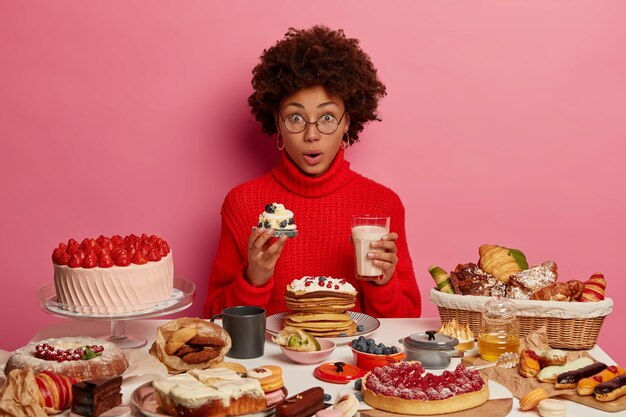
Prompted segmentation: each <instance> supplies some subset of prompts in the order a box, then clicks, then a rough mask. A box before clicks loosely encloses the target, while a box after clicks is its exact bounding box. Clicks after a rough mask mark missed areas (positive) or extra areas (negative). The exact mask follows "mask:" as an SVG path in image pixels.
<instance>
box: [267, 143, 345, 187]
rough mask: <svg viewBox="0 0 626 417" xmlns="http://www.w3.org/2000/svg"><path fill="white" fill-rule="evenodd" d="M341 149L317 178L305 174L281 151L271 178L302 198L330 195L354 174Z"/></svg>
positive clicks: (285, 152)
mask: <svg viewBox="0 0 626 417" xmlns="http://www.w3.org/2000/svg"><path fill="white" fill-rule="evenodd" d="M343 157H344V150H343V148H339V152H337V155H336V156H335V159H334V160H333V162H332V163H331V164H330V167H329V168H328V170H327V171H326V172H325V173H323V174H322V175H320V176H319V177H312V176H310V175H307V174H305V173H304V172H302V171H301V170H300V168H298V166H297V165H296V164H295V163H294V162H293V161H292V160H291V158H290V157H289V155H288V154H287V151H285V150H283V154H282V156H281V159H280V163H279V164H278V166H277V167H276V168H274V169H272V171H271V172H272V176H273V177H274V178H275V179H276V181H278V182H279V183H280V184H282V185H283V186H284V187H285V188H287V189H288V190H289V191H292V192H293V193H295V194H298V195H301V196H303V197H321V196H323V195H326V194H330V193H332V192H333V191H335V190H337V189H338V188H340V187H342V186H344V185H345V184H347V183H348V182H349V181H350V180H351V179H352V178H354V176H355V173H354V172H353V171H351V170H350V163H349V162H348V161H346V160H345V159H344V158H343Z"/></svg>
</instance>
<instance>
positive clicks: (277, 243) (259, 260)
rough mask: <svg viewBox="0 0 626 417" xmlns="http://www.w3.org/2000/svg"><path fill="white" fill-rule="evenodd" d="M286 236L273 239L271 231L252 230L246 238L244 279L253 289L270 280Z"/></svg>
mask: <svg viewBox="0 0 626 417" xmlns="http://www.w3.org/2000/svg"><path fill="white" fill-rule="evenodd" d="M286 241H287V236H286V235H284V234H282V235H281V236H280V237H279V238H278V239H274V230H273V229H263V228H254V230H253V231H252V234H251V235H250V237H249V238H248V267H247V268H246V270H245V272H244V278H245V279H246V281H248V282H249V283H250V284H252V285H253V286H255V287H260V286H263V285H265V284H267V282H268V281H269V280H270V278H272V276H273V275H274V268H275V267H276V262H277V261H278V258H279V257H280V253H281V252H282V250H283V248H284V247H285V242H286Z"/></svg>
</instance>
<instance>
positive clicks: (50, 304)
mask: <svg viewBox="0 0 626 417" xmlns="http://www.w3.org/2000/svg"><path fill="white" fill-rule="evenodd" d="M195 296H196V285H195V284H194V283H193V282H191V281H187V280H184V279H182V278H174V290H173V291H172V295H171V297H170V298H169V299H168V300H165V301H161V302H159V303H157V304H155V303H150V304H147V305H131V306H119V307H115V308H112V307H103V306H81V307H76V306H70V305H67V304H63V303H60V302H58V301H57V294H56V289H55V288H54V283H50V284H46V285H44V286H43V287H41V288H39V290H38V291H37V298H38V300H39V307H40V308H41V309H42V310H43V311H45V312H46V313H48V314H52V315H53V316H58V317H65V318H68V319H75V320H94V321H110V322H111V333H110V334H107V335H103V336H101V337H100V338H102V339H106V340H108V341H110V342H113V343H115V344H116V345H117V346H118V347H120V348H122V349H132V348H140V347H143V346H145V345H146V343H147V340H146V338H144V337H138V336H133V335H127V334H126V320H135V319H147V318H152V317H160V316H164V315H166V314H171V313H176V312H178V311H181V310H184V309H186V308H187V307H189V306H190V305H191V304H192V303H193V300H194V298H195Z"/></svg>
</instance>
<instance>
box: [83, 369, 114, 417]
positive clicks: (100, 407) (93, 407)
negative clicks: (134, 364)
mask: <svg viewBox="0 0 626 417" xmlns="http://www.w3.org/2000/svg"><path fill="white" fill-rule="evenodd" d="M121 389H122V377H121V376H116V377H114V378H104V379H95V380H91V381H83V382H79V383H78V384H74V385H73V386H72V396H73V400H72V412H74V413H76V414H80V415H82V416H85V417H97V416H99V415H100V414H102V413H104V412H105V411H107V410H110V409H111V408H113V407H116V406H118V405H120V404H121V403H122V392H121Z"/></svg>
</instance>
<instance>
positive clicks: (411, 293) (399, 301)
mask: <svg viewBox="0 0 626 417" xmlns="http://www.w3.org/2000/svg"><path fill="white" fill-rule="evenodd" d="M394 197H395V200H396V201H395V202H394V209H395V210H393V211H392V214H391V227H390V231H391V232H396V233H398V240H396V247H397V255H398V263H397V264H396V270H395V271H394V274H393V277H392V278H391V280H390V281H389V282H388V283H387V284H385V285H376V284H372V283H370V282H364V283H363V285H362V286H361V290H362V292H363V298H362V300H363V307H364V308H363V310H364V311H365V313H367V314H369V315H371V316H373V317H419V316H420V315H421V313H422V301H421V298H420V291H419V288H418V286H417V280H416V279H415V272H414V271H413V262H412V261H411V255H410V254H409V249H408V245H407V241H406V230H405V222H404V219H405V213H404V206H403V205H402V202H401V201H400V199H399V198H398V197H397V195H395V193H394Z"/></svg>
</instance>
